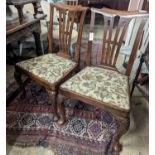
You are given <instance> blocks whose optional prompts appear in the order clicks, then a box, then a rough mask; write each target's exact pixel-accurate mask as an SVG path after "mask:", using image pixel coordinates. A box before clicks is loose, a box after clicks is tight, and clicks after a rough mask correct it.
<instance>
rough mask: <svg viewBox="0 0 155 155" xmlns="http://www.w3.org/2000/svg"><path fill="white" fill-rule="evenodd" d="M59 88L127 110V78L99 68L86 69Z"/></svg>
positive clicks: (128, 107)
mask: <svg viewBox="0 0 155 155" xmlns="http://www.w3.org/2000/svg"><path fill="white" fill-rule="evenodd" d="M61 88H63V89H65V90H67V91H70V92H73V93H77V94H79V95H83V96H87V97H90V98H92V99H96V100H99V101H102V102H103V103H108V104H112V105H114V106H116V107H118V108H120V109H125V110H129V109H130V104H129V103H130V102H129V92H128V91H129V89H128V78H127V76H125V75H123V74H120V73H118V72H116V71H112V70H107V69H103V68H99V67H86V68H84V69H83V70H82V71H80V72H79V73H78V74H76V75H75V76H73V77H72V78H70V79H69V80H67V81H66V82H65V83H63V84H62V85H61Z"/></svg>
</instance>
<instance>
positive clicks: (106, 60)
mask: <svg viewBox="0 0 155 155" xmlns="http://www.w3.org/2000/svg"><path fill="white" fill-rule="evenodd" d="M95 14H101V15H103V17H104V22H105V23H106V24H105V27H104V29H103V31H104V32H105V33H106V34H107V31H109V36H108V37H107V36H104V39H103V50H102V53H101V56H100V58H101V59H100V61H99V64H98V66H99V67H101V68H106V69H110V70H115V71H118V70H117V68H116V67H115V66H116V61H117V58H118V54H119V51H120V48H121V45H122V43H123V39H124V35H125V33H126V30H127V28H128V25H129V23H130V21H131V20H132V19H133V18H138V17H139V18H142V21H141V24H140V26H139V29H138V32H137V35H136V39H135V43H134V45H133V48H132V53H131V56H130V59H129V64H128V67H127V70H126V73H125V75H127V76H128V77H129V75H130V72H131V69H132V65H133V63H134V59H135V57H136V52H137V50H138V48H139V45H140V42H141V38H142V35H143V28H144V25H145V22H146V20H147V18H148V14H144V13H138V12H137V11H136V12H135V11H134V12H126V11H116V10H111V9H95V8H92V9H91V22H90V37H89V41H88V49H87V56H86V64H87V66H91V65H92V64H91V52H92V43H93V32H94V24H95ZM116 17H119V23H118V28H117V31H116V34H117V35H116V36H115V38H114V41H111V36H112V29H113V26H114V18H116ZM108 25H109V26H108ZM120 27H123V28H122V33H121V35H120V39H117V36H118V33H120V32H119V31H120V29H121V28H120ZM106 38H108V39H106ZM105 44H107V46H106V47H107V49H108V51H110V52H109V54H107V53H106V52H105V51H106V48H105ZM110 44H112V45H113V47H111V48H110ZM116 45H117V47H116V52H115V53H114V48H115V46H116ZM112 57H113V58H112ZM129 89H130V88H129ZM129 92H130V90H129V91H128V94H129ZM129 96H130V95H129ZM65 98H72V99H76V100H79V101H82V102H84V103H87V104H91V105H94V106H96V107H98V108H101V109H104V110H106V111H109V112H111V113H112V114H113V115H114V116H115V118H116V123H117V125H118V133H117V135H116V136H115V137H114V140H113V141H112V148H110V149H109V150H111V151H112V150H114V151H116V152H117V153H118V155H119V152H120V151H121V145H120V144H119V139H120V137H121V136H122V135H123V134H125V133H126V131H127V130H128V128H129V124H130V119H129V112H130V110H126V109H120V108H118V107H116V106H113V105H110V104H107V103H103V102H101V101H98V100H95V99H92V98H90V97H86V96H84V95H80V94H77V93H75V92H72V91H69V90H66V89H65V88H61V87H60V89H59V94H58V101H57V103H58V113H59V115H60V119H59V121H58V123H59V124H63V123H64V122H65V120H66V118H65V109H64V105H63V103H64V100H65Z"/></svg>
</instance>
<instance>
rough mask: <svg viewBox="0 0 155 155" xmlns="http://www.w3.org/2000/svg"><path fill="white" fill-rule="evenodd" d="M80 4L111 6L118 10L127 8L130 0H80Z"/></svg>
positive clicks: (97, 6) (99, 6)
mask: <svg viewBox="0 0 155 155" xmlns="http://www.w3.org/2000/svg"><path fill="white" fill-rule="evenodd" d="M79 4H81V5H83V6H88V7H95V8H103V7H107V8H111V9H117V10H127V9H128V5H129V0H79Z"/></svg>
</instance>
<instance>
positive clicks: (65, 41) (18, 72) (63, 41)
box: [14, 3, 87, 121]
mask: <svg viewBox="0 0 155 155" xmlns="http://www.w3.org/2000/svg"><path fill="white" fill-rule="evenodd" d="M50 7H51V11H50V28H49V33H48V41H49V53H52V45H53V16H54V8H56V9H57V10H58V11H59V16H60V18H59V24H60V26H59V38H60V50H59V52H58V53H57V55H58V56H60V57H64V58H66V59H71V56H70V52H69V46H70V42H71V35H72V30H73V23H74V19H75V15H76V14H77V13H80V20H79V21H80V22H79V33H78V38H77V43H76V48H75V54H74V58H73V61H74V62H76V64H77V65H76V66H75V67H74V68H73V69H72V70H69V71H68V72H67V73H66V74H65V75H63V77H62V78H61V79H60V80H59V81H57V82H56V83H54V84H51V83H49V82H47V81H45V80H43V79H42V78H39V77H38V76H35V75H34V74H32V73H31V72H29V71H27V70H24V69H22V68H21V67H19V66H17V65H16V66H15V73H14V77H15V79H16V81H17V83H18V84H19V86H20V90H21V91H22V95H21V97H22V98H23V97H25V95H26V91H25V88H24V84H23V82H22V79H21V76H22V74H25V75H26V76H28V77H29V78H30V79H32V80H34V81H36V82H37V83H38V84H40V85H41V86H43V87H45V89H46V91H47V92H48V95H49V99H50V100H51V101H53V104H54V105H53V106H54V110H53V114H54V120H55V121H56V120H58V116H57V110H56V109H57V94H58V88H59V86H60V84H61V83H63V82H64V81H65V80H66V79H68V78H69V77H70V76H71V75H72V74H73V72H74V71H75V70H76V68H77V66H78V62H79V52H80V46H81V37H82V31H83V24H84V18H85V14H86V10H87V8H86V7H82V6H72V7H70V6H68V5H65V4H61V3H60V4H52V3H51V4H50ZM66 12H68V16H69V17H68V20H67V25H65V24H64V22H63V21H65V13H66ZM60 19H61V20H60ZM65 26H66V27H65Z"/></svg>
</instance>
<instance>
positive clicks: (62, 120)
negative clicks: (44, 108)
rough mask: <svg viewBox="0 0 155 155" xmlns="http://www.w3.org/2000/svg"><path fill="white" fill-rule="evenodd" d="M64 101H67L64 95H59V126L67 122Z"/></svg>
mask: <svg viewBox="0 0 155 155" xmlns="http://www.w3.org/2000/svg"><path fill="white" fill-rule="evenodd" d="M64 99H65V97H64V96H63V95H61V94H59V95H58V98H57V103H58V114H59V117H60V118H59V120H58V124H60V125H62V124H64V123H65V121H66V116H65V108H64Z"/></svg>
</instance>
